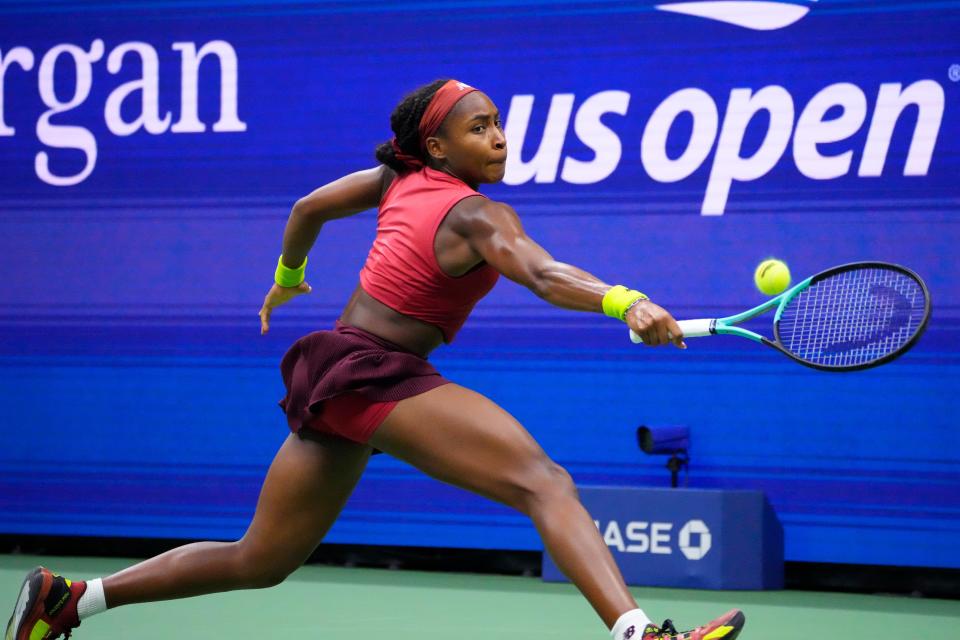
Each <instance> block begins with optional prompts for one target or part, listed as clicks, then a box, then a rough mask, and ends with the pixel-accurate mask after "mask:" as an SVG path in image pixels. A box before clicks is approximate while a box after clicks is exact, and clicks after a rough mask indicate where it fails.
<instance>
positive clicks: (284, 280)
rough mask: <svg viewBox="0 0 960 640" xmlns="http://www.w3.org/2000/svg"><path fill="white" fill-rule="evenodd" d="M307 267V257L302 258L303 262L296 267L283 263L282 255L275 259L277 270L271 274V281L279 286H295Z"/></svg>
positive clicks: (300, 280)
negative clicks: (292, 267)
mask: <svg viewBox="0 0 960 640" xmlns="http://www.w3.org/2000/svg"><path fill="white" fill-rule="evenodd" d="M306 269H307V259H306V258H304V259H303V264H302V265H300V266H299V267H298V268H296V269H291V268H290V267H288V266H286V265H284V264H283V255H281V256H280V258H279V259H277V271H276V273H274V274H273V281H274V282H276V283H277V284H278V285H280V286H281V287H295V286H297V285H298V284H300V283H301V282H303V278H304V273H305V271H306Z"/></svg>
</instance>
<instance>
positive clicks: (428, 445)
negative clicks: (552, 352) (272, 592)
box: [370, 384, 744, 640]
mask: <svg viewBox="0 0 960 640" xmlns="http://www.w3.org/2000/svg"><path fill="white" fill-rule="evenodd" d="M370 444H372V445H373V446H374V447H376V448H378V449H380V450H382V451H385V452H387V453H389V454H391V455H393V456H395V457H397V458H400V459H402V460H405V461H407V462H409V463H410V464H412V465H413V466H415V467H417V468H419V469H421V470H422V471H424V472H426V473H428V474H429V475H431V476H433V477H435V478H437V479H439V480H443V481H445V482H448V483H450V484H453V485H456V486H459V487H462V488H464V489H468V490H470V491H473V492H475V493H479V494H481V495H483V496H486V497H488V498H492V499H494V500H496V501H498V502H501V503H504V504H506V505H509V506H511V507H514V508H516V509H518V510H520V511H521V512H523V513H525V514H527V515H529V516H530V518H531V519H532V520H533V522H534V525H535V526H536V527H537V530H538V531H539V533H540V535H541V537H542V538H543V542H544V546H545V547H546V549H547V551H548V552H549V553H550V555H551V557H552V558H553V560H554V561H555V562H556V563H557V566H558V567H559V568H560V570H561V571H563V573H564V574H565V575H566V576H567V577H569V578H570V580H571V581H573V583H574V584H575V585H576V586H577V587H578V588H579V589H580V591H581V592H582V593H583V595H584V596H585V597H586V598H587V600H588V601H589V602H590V604H591V605H592V606H593V608H594V609H595V610H596V611H597V613H598V614H599V615H600V618H601V619H602V620H603V621H604V623H606V625H607V627H608V628H612V629H613V631H614V637H615V638H616V639H617V640H623V639H629V638H633V639H634V640H641V639H642V640H660V639H664V640H667V639H670V640H677V639H679V638H683V639H684V640H706V639H707V638H709V639H710V640H734V639H735V638H736V637H737V635H738V634H739V632H740V629H741V628H742V627H743V622H744V618H743V614H742V613H740V612H739V611H737V610H733V611H730V612H728V613H726V614H725V615H723V616H721V617H719V618H717V619H716V620H714V621H712V622H710V623H708V624H706V625H703V626H700V627H697V628H696V629H692V630H691V631H689V632H685V633H678V632H677V631H676V630H675V629H673V628H672V625H669V624H667V623H665V624H664V625H663V626H664V628H663V629H661V628H659V627H656V626H654V625H653V624H650V621H649V619H648V618H647V617H646V615H645V614H644V613H643V612H642V611H641V610H640V609H638V608H637V605H636V602H635V601H634V599H633V596H632V595H631V594H630V592H629V590H628V589H627V587H626V585H625V584H624V581H623V577H622V576H621V574H620V570H619V568H618V567H617V565H616V562H615V561H614V560H613V557H612V556H611V554H610V550H609V549H608V548H607V546H606V544H605V543H604V542H603V539H602V538H601V536H600V533H599V532H598V531H597V527H596V525H595V524H594V522H593V518H591V517H590V515H589V514H588V513H587V511H586V510H585V509H584V508H583V506H582V505H581V504H580V500H579V498H578V496H577V492H576V488H575V487H574V485H573V481H572V479H571V478H570V475H569V474H568V473H567V472H566V471H565V470H564V469H563V468H562V467H560V466H559V465H557V464H556V463H554V462H553V461H552V460H550V458H549V457H547V455H546V454H545V453H544V451H543V450H542V449H541V448H540V446H539V445H538V444H537V443H536V441H535V440H534V439H533V438H532V437H531V436H530V434H529V433H527V431H526V430H525V429H524V428H523V426H522V425H521V424H520V423H519V422H517V420H516V419H514V418H513V416H511V415H510V414H508V413H507V412H506V411H504V410H503V409H501V408H500V407H499V406H497V405H496V404H495V403H494V402H492V401H491V400H489V399H487V398H485V397H484V396H482V395H480V394H478V393H475V392H473V391H470V390H469V389H466V388H464V387H461V386H458V385H455V384H448V385H444V386H442V387H438V388H436V389H433V390H432V391H428V392H426V393H423V394H420V395H418V396H414V397H412V398H408V399H406V400H402V401H400V403H398V404H397V406H396V408H394V410H393V411H392V412H391V413H390V414H389V415H388V416H387V418H386V419H385V420H384V422H383V423H382V424H381V425H380V427H379V428H378V429H377V431H376V433H374V435H373V438H372V439H371V440H370Z"/></svg>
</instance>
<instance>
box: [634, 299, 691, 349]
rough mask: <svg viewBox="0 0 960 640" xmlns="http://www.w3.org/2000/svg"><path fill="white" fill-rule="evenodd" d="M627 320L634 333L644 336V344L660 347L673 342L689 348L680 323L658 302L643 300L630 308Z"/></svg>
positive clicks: (679, 346)
mask: <svg viewBox="0 0 960 640" xmlns="http://www.w3.org/2000/svg"><path fill="white" fill-rule="evenodd" d="M625 320H626V321H627V325H628V326H629V327H630V328H631V329H633V331H634V333H636V334H637V335H639V336H640V337H641V338H643V344H646V345H650V346H652V347H658V346H660V345H663V344H669V343H671V342H672V343H673V344H674V346H676V347H677V348H679V349H686V348H687V344H686V343H685V342H684V341H683V331H681V330H680V325H678V324H677V321H676V320H674V319H673V316H671V315H670V314H669V313H668V312H667V310H666V309H664V308H663V307H661V306H660V305H658V304H654V303H653V302H650V301H649V300H641V301H640V302H638V303H637V304H635V305H633V307H631V308H630V311H628V312H627V317H626V318H625Z"/></svg>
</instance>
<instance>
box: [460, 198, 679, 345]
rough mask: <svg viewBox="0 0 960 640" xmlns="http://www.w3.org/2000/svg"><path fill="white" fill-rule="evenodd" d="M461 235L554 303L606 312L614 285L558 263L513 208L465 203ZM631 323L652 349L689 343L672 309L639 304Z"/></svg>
mask: <svg viewBox="0 0 960 640" xmlns="http://www.w3.org/2000/svg"><path fill="white" fill-rule="evenodd" d="M450 216H451V217H450V223H451V226H452V228H453V230H454V231H455V232H457V234H458V235H460V236H461V237H462V238H464V240H466V241H467V243H468V244H469V245H470V247H471V249H473V251H474V252H476V254H477V255H478V256H479V257H481V258H483V260H485V261H486V262H487V263H488V264H489V265H491V266H492V267H493V268H494V269H496V270H497V271H499V272H500V273H502V274H503V275H505V276H506V277H508V278H510V279H511V280H513V281H514V282H517V283H519V284H522V285H523V286H525V287H527V288H528V289H530V290H531V291H532V292H533V293H535V294H536V295H537V296H539V297H541V298H543V299H544V300H546V301H547V302H549V303H550V304H553V305H556V306H558V307H563V308H565V309H574V310H577V311H593V312H598V313H602V312H603V304H602V303H603V296H604V294H605V293H606V292H607V291H609V290H610V288H611V285H609V284H607V283H605V282H603V281H602V280H600V279H599V278H597V277H596V276H594V275H592V274H590V273H587V272H586V271H584V270H583V269H579V268H577V267H575V266H573V265H570V264H566V263H563V262H558V261H557V260H554V258H553V256H551V255H550V254H549V253H548V252H547V251H546V250H545V249H544V248H543V247H541V246H540V245H539V244H537V243H536V242H535V241H534V240H533V239H532V238H530V237H529V236H528V235H527V234H526V232H525V231H524V230H523V226H522V225H521V224H520V219H519V217H518V216H517V213H516V212H515V211H514V210H513V208H511V207H510V206H509V205H506V204H504V203H502V202H494V201H491V200H486V199H481V198H468V199H467V200H463V201H461V202H460V203H459V204H458V205H457V206H456V207H454V210H453V211H451V214H450ZM625 320H626V322H627V324H628V325H629V326H630V328H631V329H633V330H634V331H635V332H637V333H638V334H639V335H640V336H641V337H642V338H643V341H644V344H648V345H661V344H667V343H668V342H673V343H674V344H676V345H677V346H678V347H685V345H684V344H683V332H682V331H681V330H680V327H679V326H678V325H677V323H676V321H675V320H674V319H673V317H672V316H671V315H670V314H669V313H667V311H666V310H664V309H663V308H661V307H660V306H658V305H656V304H654V303H653V302H651V301H649V300H644V301H641V302H639V303H638V304H636V305H634V306H633V308H632V309H631V310H630V313H628V314H627V317H626V319H625Z"/></svg>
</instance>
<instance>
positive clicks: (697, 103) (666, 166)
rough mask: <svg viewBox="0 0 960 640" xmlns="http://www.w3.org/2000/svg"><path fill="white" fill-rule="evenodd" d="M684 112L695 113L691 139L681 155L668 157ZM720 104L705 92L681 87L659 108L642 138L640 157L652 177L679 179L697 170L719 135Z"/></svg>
mask: <svg viewBox="0 0 960 640" xmlns="http://www.w3.org/2000/svg"><path fill="white" fill-rule="evenodd" d="M684 112H689V113H690V115H692V116H693V131H692V132H691V134H690V141H689V142H688V143H687V147H686V149H684V151H683V153H682V154H680V157H679V158H677V159H675V160H672V159H671V158H670V157H669V156H667V136H668V135H669V133H670V128H671V127H672V126H673V123H674V122H675V121H676V119H677V117H678V116H679V115H680V114H681V113H684ZM718 122H719V116H718V115H717V104H716V103H715V102H714V101H713V98H711V97H710V95H709V94H708V93H707V92H706V91H702V90H700V89H681V90H680V91H677V92H675V93H673V94H671V95H670V96H669V97H668V98H667V99H666V100H664V101H663V102H662V103H660V106H658V107H657V108H656V110H655V111H654V112H653V115H651V116H650V120H648V121H647V128H646V130H645V131H644V132H643V138H642V139H641V141H640V159H641V161H642V162H643V167H644V169H646V171H647V173H648V174H650V177H651V178H653V179H654V180H656V181H657V182H677V181H679V180H683V179H684V178H686V177H688V176H689V175H690V174H691V173H693V172H694V171H696V170H697V169H698V168H699V167H700V165H702V164H703V161H704V160H706V159H707V156H708V155H710V149H712V148H713V141H714V140H715V139H716V137H717V123H718Z"/></svg>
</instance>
